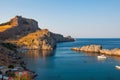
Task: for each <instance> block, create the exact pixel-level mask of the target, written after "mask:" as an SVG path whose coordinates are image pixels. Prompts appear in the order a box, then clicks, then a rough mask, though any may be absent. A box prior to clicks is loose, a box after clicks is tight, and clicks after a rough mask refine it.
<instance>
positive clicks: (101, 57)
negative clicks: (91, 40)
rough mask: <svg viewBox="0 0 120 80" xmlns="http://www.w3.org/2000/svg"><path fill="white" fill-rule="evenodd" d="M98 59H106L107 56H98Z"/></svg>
mask: <svg viewBox="0 0 120 80" xmlns="http://www.w3.org/2000/svg"><path fill="white" fill-rule="evenodd" d="M97 58H98V59H106V58H107V57H106V56H105V55H100V56H97Z"/></svg>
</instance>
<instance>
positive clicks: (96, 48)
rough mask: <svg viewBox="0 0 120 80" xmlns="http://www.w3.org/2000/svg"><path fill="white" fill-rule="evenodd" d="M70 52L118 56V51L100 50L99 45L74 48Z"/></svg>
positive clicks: (117, 49)
mask: <svg viewBox="0 0 120 80" xmlns="http://www.w3.org/2000/svg"><path fill="white" fill-rule="evenodd" d="M71 50H73V51H80V52H88V53H101V54H106V55H110V56H120V49H119V48H115V49H111V50H109V49H102V46H101V45H87V46H83V47H74V48H72V49H71Z"/></svg>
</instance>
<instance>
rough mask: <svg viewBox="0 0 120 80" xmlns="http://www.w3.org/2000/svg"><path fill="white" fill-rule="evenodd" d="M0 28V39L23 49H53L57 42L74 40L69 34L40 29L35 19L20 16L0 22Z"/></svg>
mask: <svg viewBox="0 0 120 80" xmlns="http://www.w3.org/2000/svg"><path fill="white" fill-rule="evenodd" d="M3 28H4V29H3ZM0 29H1V30H0V40H4V41H7V42H9V43H13V44H16V45H18V46H19V47H21V48H24V49H45V50H53V49H54V48H55V46H56V43H58V42H65V41H74V39H73V38H71V37H70V36H69V37H64V36H63V35H61V34H56V33H52V32H50V31H49V30H47V29H40V28H39V27H38V22H37V21H35V20H33V19H27V18H23V17H21V16H16V17H15V18H13V19H11V20H10V21H9V22H7V23H3V24H0Z"/></svg>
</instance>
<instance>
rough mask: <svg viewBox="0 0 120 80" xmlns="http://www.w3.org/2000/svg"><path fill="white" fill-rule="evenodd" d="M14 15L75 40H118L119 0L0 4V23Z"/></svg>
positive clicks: (29, 0)
mask: <svg viewBox="0 0 120 80" xmlns="http://www.w3.org/2000/svg"><path fill="white" fill-rule="evenodd" d="M16 15H20V16H23V17H26V18H32V19H35V20H37V21H38V23H39V27H40V28H42V29H45V28H47V29H49V30H50V31H52V32H54V33H60V34H63V35H65V36H67V35H71V36H72V37H74V38H120V0H0V23H3V22H6V21H8V20H9V19H10V18H13V17H14V16H16Z"/></svg>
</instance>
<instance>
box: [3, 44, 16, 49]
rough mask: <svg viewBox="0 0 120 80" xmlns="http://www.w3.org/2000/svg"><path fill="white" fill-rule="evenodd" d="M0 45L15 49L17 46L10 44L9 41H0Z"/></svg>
mask: <svg viewBox="0 0 120 80" xmlns="http://www.w3.org/2000/svg"><path fill="white" fill-rule="evenodd" d="M1 45H2V46H3V47H6V48H7V49H10V50H15V49H16V48H17V46H15V45H14V44H11V43H1Z"/></svg>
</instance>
